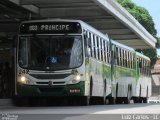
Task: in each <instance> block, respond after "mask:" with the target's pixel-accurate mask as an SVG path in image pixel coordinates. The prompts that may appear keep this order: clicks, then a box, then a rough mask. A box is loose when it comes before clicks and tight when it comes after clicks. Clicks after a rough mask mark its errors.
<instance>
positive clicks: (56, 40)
mask: <svg viewBox="0 0 160 120" xmlns="http://www.w3.org/2000/svg"><path fill="white" fill-rule="evenodd" d="M82 58H83V57H82V39H81V36H49V35H48V36H46V35H45V36H42V35H41V36H20V37H19V49H18V64H19V66H20V67H22V68H27V69H33V70H66V69H71V68H76V67H79V66H80V65H81V64H82Z"/></svg>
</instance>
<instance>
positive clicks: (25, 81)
mask: <svg viewBox="0 0 160 120" xmlns="http://www.w3.org/2000/svg"><path fill="white" fill-rule="evenodd" d="M20 83H22V84H27V83H28V80H27V78H26V77H25V76H21V77H20Z"/></svg>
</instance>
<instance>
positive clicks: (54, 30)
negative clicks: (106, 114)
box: [16, 20, 85, 96]
mask: <svg viewBox="0 0 160 120" xmlns="http://www.w3.org/2000/svg"><path fill="white" fill-rule="evenodd" d="M82 43H83V41H82V27H81V25H80V23H79V22H75V21H74V22H72V21H52V20H41V21H30V22H23V23H22V24H21V25H20V29H19V36H18V42H17V48H18V49H17V68H16V70H17V71H16V95H17V96H85V88H84V87H85V69H84V67H85V65H84V54H83V44H82Z"/></svg>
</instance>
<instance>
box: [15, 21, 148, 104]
mask: <svg viewBox="0 0 160 120" xmlns="http://www.w3.org/2000/svg"><path fill="white" fill-rule="evenodd" d="M16 58H17V59H16V61H17V62H16V65H17V67H16V84H15V85H16V87H15V88H16V90H15V91H16V96H18V97H25V98H26V97H27V98H31V97H65V98H71V99H72V100H73V101H75V102H76V101H77V102H80V104H82V105H88V104H90V103H101V104H104V103H106V100H109V103H110V104H114V103H129V101H130V100H131V99H133V100H134V101H135V102H146V100H147V98H148V97H149V96H150V95H151V78H150V59H149V58H148V57H146V56H144V55H142V54H140V53H137V52H135V50H134V49H132V48H129V47H127V46H125V45H122V44H120V43H117V42H115V41H113V40H111V39H109V38H108V36H106V35H104V34H102V33H101V32H99V31H98V30H96V29H95V28H93V27H91V26H90V25H88V24H86V23H84V22H83V21H80V20H62V19H50V20H33V21H26V22H22V23H21V25H20V29H19V34H18V42H17V57H16ZM65 100H66V99H65Z"/></svg>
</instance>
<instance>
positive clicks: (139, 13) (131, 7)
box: [117, 0, 160, 65]
mask: <svg viewBox="0 0 160 120" xmlns="http://www.w3.org/2000/svg"><path fill="white" fill-rule="evenodd" d="M117 2H118V3H120V4H121V5H122V6H123V7H124V8H125V9H126V10H127V11H128V12H129V13H130V14H131V15H132V16H133V17H134V18H135V19H136V20H137V21H138V22H139V23H141V25H142V26H143V27H144V28H145V29H146V30H147V31H148V32H149V33H150V34H151V35H153V36H154V37H155V38H156V35H157V30H156V29H155V24H154V22H153V19H152V17H151V15H150V14H149V12H148V11H147V10H146V9H145V8H143V7H140V6H137V5H136V4H135V3H133V2H132V1H131V0H117ZM157 40H158V39H157ZM159 43H160V41H159ZM157 46H160V44H157ZM142 53H143V54H144V55H146V56H148V57H150V59H151V65H153V64H154V63H155V61H156V59H157V52H156V49H145V50H142Z"/></svg>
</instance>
